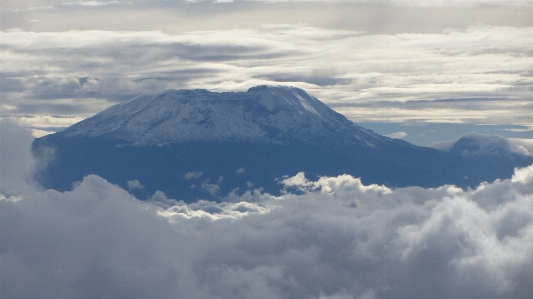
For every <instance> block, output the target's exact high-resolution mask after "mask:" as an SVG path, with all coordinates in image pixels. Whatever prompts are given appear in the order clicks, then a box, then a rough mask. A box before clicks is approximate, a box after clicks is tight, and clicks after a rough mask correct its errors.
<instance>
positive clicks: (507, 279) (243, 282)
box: [0, 122, 533, 299]
mask: <svg viewBox="0 0 533 299" xmlns="http://www.w3.org/2000/svg"><path fill="white" fill-rule="evenodd" d="M0 126H1V127H0V134H1V141H2V142H1V143H0V146H1V147H2V148H1V151H0V153H1V159H0V163H1V164H0V166H1V167H0V171H1V172H0V178H1V184H0V194H3V195H0V227H2V229H1V230H0V240H2V241H1V242H0V264H1V265H2V267H0V282H1V287H0V297H2V298H37V297H38V298H367V299H368V298H376V299H377V298H513V299H516V298H524V299H525V298H529V297H530V295H531V293H533V280H532V277H533V166H530V167H528V168H524V169H519V170H516V172H515V175H514V176H513V177H512V179H509V180H504V181H495V182H490V183H485V184H482V185H480V186H479V187H477V188H476V189H475V190H466V191H465V190H461V189H458V188H456V187H454V186H442V187H440V188H436V189H423V188H415V187H413V188H402V189H395V190H391V189H388V188H386V187H383V186H377V185H371V186H365V185H363V184H361V182H360V180H359V179H357V178H354V177H351V176H346V175H344V176H339V177H322V178H319V179H317V180H316V181H312V180H308V179H306V178H305V175H304V174H298V175H297V176H295V177H292V178H287V179H285V180H284V181H283V186H282V185H280V188H285V190H286V193H285V194H284V195H282V196H280V197H273V196H270V195H269V194H263V193H261V192H260V191H258V190H255V191H254V192H251V191H248V192H247V193H245V194H240V195H239V194H233V195H230V196H228V198H227V201H224V202H221V203H214V202H206V201H199V202H197V203H193V204H188V205H187V204H184V203H183V202H177V201H175V200H172V199H169V198H167V197H166V196H165V195H164V194H162V193H156V194H154V196H153V197H152V198H151V199H150V200H149V201H139V200H138V199H136V198H135V197H133V196H132V195H131V194H129V193H128V192H127V191H125V190H123V189H121V188H119V187H117V186H114V185H112V184H110V183H108V182H107V181H106V180H104V179H103V178H100V177H98V176H94V175H90V176H87V177H86V178H84V180H83V181H82V182H80V183H79V184H76V185H75V186H74V187H73V189H72V190H71V191H69V192H57V191H55V190H41V189H39V188H38V187H36V186H34V185H33V183H32V182H31V179H30V178H31V171H32V169H34V168H35V167H36V165H38V163H36V162H35V161H33V160H32V157H31V155H30V154H29V143H28V140H30V141H31V137H30V136H29V133H27V132H24V131H20V129H17V128H15V127H13V126H12V125H10V124H9V123H6V122H3V123H1V124H0ZM20 140H22V141H20ZM15 162H16V163H15ZM421 175H423V174H421Z"/></svg>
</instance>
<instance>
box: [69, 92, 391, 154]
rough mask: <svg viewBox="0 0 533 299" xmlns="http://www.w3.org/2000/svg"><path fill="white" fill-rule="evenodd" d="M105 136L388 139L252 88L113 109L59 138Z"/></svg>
mask: <svg viewBox="0 0 533 299" xmlns="http://www.w3.org/2000/svg"><path fill="white" fill-rule="evenodd" d="M59 135H61V136H64V137H105V138H108V139H115V140H122V141H127V142H129V143H131V144H136V145H153V144H164V143H183V142H191V141H205V142H212V141H216V142H236V141H242V142H249V143H272V144H287V143H289V142H291V141H292V142H294V141H299V142H307V143H323V142H324V141H326V140H327V141H328V142H336V143H339V142H340V143H354V142H355V143H359V144H364V145H368V146H376V145H377V144H379V143H382V142H388V141H389V140H388V139H387V138H385V137H383V136H380V135H378V134H375V133H373V132H372V131H369V130H366V129H363V128H361V127H359V126H357V125H356V124H354V123H353V122H351V121H350V120H348V119H346V117H344V116H343V115H341V114H339V113H337V112H335V111H333V110H332V109H330V108H329V107H328V106H326V105H325V104H324V103H322V102H320V101H319V100H318V99H316V98H315V97H312V96H310V95H309V94H307V92H305V91H304V90H302V89H298V88H295V87H281V86H279V87H272V86H256V87H252V88H250V89H249V90H248V91H247V92H223V93H216V92H210V91H207V90H203V89H196V90H168V91H165V92H162V93H157V94H149V95H143V96H139V97H137V98H134V99H132V100H130V101H127V102H124V103H121V104H118V105H116V106H113V107H111V108H109V109H107V110H105V111H102V112H101V113H98V114H97V115H95V116H93V117H91V118H89V119H86V120H84V121H82V122H80V123H78V124H75V125H73V126H72V127H70V128H68V129H66V130H65V131H63V132H61V133H59Z"/></svg>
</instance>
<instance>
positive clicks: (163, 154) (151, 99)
mask: <svg viewBox="0 0 533 299" xmlns="http://www.w3.org/2000/svg"><path fill="white" fill-rule="evenodd" d="M46 149H53V150H54V152H55V154H54V159H53V160H52V161H51V162H50V163H49V165H48V166H47V168H46V169H44V170H43V171H42V173H41V174H40V177H39V178H40V181H41V183H42V184H43V185H44V186H46V187H53V188H55V189H60V190H67V189H70V187H71V185H72V183H73V182H75V181H78V180H81V178H83V176H85V175H87V174H91V173H95V174H98V175H100V176H102V177H104V178H106V179H108V180H109V181H111V182H112V183H116V184H119V185H121V186H125V187H126V186H128V181H135V180H138V181H139V182H140V184H141V185H143V186H144V188H142V189H135V190H133V191H132V192H135V194H136V195H138V196H145V197H146V196H150V195H152V194H153V193H154V192H155V191H156V190H160V191H163V192H164V193H166V194H167V195H169V196H170V197H173V198H176V199H184V200H186V201H193V200H196V199H198V198H206V199H215V200H216V199H217V198H218V197H219V196H224V195H227V194H228V193H229V192H231V191H232V190H235V188H239V190H238V191H235V192H238V193H242V192H244V191H245V190H248V189H254V188H258V187H262V188H264V189H265V190H266V191H268V192H271V193H279V191H280V185H279V184H278V183H277V181H276V179H278V178H280V177H282V176H284V175H289V176H292V175H295V174H296V173H298V172H301V171H304V172H306V175H307V176H308V177H312V178H314V177H315V176H318V175H330V176H334V175H340V174H344V173H348V174H352V175H354V176H357V177H361V178H362V181H363V182H364V183H366V184H370V183H378V184H386V185H388V186H390V187H399V186H412V185H416V186H423V187H436V186H440V185H443V184H456V185H458V186H461V187H467V186H475V185H477V184H479V183H480V182H482V181H485V180H488V181H492V180H494V179H496V178H504V177H509V176H510V175H511V174H512V171H513V168H514V167H516V166H525V165H528V164H531V163H533V160H532V159H530V160H531V161H529V160H523V161H515V160H513V161H510V160H505V159H504V160H497V159H496V160H494V159H489V158H475V159H474V158H471V157H463V156H461V155H458V154H454V153H447V152H443V151H439V150H435V149H431V148H423V147H417V146H414V145H411V144H409V143H407V142H404V141H401V140H396V139H390V138H387V137H384V136H380V135H378V134H375V133H374V132H372V131H370V130H366V129H364V128H361V127H359V126H357V125H356V124H354V123H353V122H351V121H349V120H348V119H346V118H345V117H344V116H342V115H341V114H339V113H337V112H335V111H333V110H331V109H330V108H328V107H327V106H326V105H324V104H323V103H322V102H320V101H319V100H317V99H316V98H314V97H312V96H310V95H308V94H307V93H306V92H305V91H303V90H301V89H297V88H290V87H269V86H258V87H254V88H251V89H250V90H248V91H247V92H235V93H214V92H209V91H205V90H169V91H165V92H163V93H158V94H152V95H145V96H141V97H137V98H135V99H132V100H130V101H128V102H125V103H122V104H119V105H116V106H113V107H111V108H109V109H107V110H105V111H102V112H101V113H99V114H97V115H95V116H93V117H91V118H89V119H86V120H84V121H82V122H80V123H78V124H75V125H73V126H72V127H70V128H68V129H66V130H64V131H63V132H59V133H56V134H53V135H49V136H45V137H43V138H40V139H38V140H36V141H35V143H34V151H35V152H36V153H42V152H46ZM133 185H138V184H130V186H133Z"/></svg>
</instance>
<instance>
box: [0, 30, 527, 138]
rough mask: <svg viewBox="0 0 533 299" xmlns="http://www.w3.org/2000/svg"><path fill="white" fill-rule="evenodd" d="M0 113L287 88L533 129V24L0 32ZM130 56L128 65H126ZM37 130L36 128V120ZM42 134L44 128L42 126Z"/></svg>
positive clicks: (340, 101)
mask: <svg viewBox="0 0 533 299" xmlns="http://www.w3.org/2000/svg"><path fill="white" fill-rule="evenodd" d="M0 35H1V38H2V45H3V48H2V55H3V57H5V59H4V62H5V63H4V64H3V72H2V73H1V74H0V77H1V78H2V80H1V82H3V83H2V84H1V85H0V92H1V93H2V95H3V99H2V105H0V113H1V114H8V115H16V116H19V117H22V116H28V115H38V116H39V117H50V116H51V115H62V116H69V117H73V118H74V117H76V118H84V117H88V116H90V115H92V114H94V113H96V112H99V111H101V110H103V109H105V108H107V107H109V106H110V105H112V104H114V103H117V102H122V101H124V100H126V99H130V98H133V97H134V96H137V95H139V94H144V93H150V92H157V91H161V90H165V89H171V88H206V89H210V90H215V91H229V90H239V91H241V90H245V89H247V88H249V87H251V86H253V85H258V84H274V85H276V84H280V82H282V84H285V85H294V86H297V87H301V88H304V89H306V90H307V91H309V92H310V93H311V94H313V95H314V96H316V97H318V98H319V99H321V100H323V101H324V102H326V104H328V105H331V106H332V107H334V108H335V109H336V110H338V111H339V112H341V113H343V114H345V115H346V116H347V117H349V118H350V119H352V120H356V121H359V122H362V121H394V122H406V121H416V120H419V121H423V122H427V121H433V122H474V123H492V124H494V123H496V124H502V123H503V124H508V123H517V124H522V125H526V126H533V119H532V117H531V113H528V112H529V111H531V109H530V108H533V107H531V103H530V100H529V98H528V97H529V94H530V89H531V88H532V86H533V77H531V76H529V75H528V74H529V73H528V72H529V69H531V67H532V65H531V61H530V59H529V57H530V56H531V53H532V48H531V45H532V44H533V40H532V38H531V37H532V36H533V34H532V27H527V26H525V27H505V26H481V25H480V26H471V27H468V28H465V29H448V30H446V31H444V32H442V31H441V32H438V33H394V34H373V33H362V32H361V31H358V30H347V29H327V28H325V27H318V26H310V25H304V24H281V25H280V24H260V25H258V26H256V27H253V28H248V29H223V30H222V29H221V30H197V31H188V32H180V33H175V34H170V33H165V32H162V31H155V30H152V31H138V32H131V31H111V30H109V31H103V30H73V31H65V32H29V31H20V30H19V31H3V32H0ZM133 61H134V62H135V63H132V62H133ZM36 129H41V130H45V129H44V128H42V127H37V128H36ZM45 131H46V130H45Z"/></svg>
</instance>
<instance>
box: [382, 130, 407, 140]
mask: <svg viewBox="0 0 533 299" xmlns="http://www.w3.org/2000/svg"><path fill="white" fill-rule="evenodd" d="M385 136H387V137H390V138H395V139H402V138H404V137H405V136H407V133H405V132H402V131H398V132H394V133H391V134H388V135H385Z"/></svg>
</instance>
